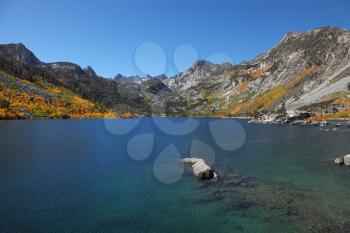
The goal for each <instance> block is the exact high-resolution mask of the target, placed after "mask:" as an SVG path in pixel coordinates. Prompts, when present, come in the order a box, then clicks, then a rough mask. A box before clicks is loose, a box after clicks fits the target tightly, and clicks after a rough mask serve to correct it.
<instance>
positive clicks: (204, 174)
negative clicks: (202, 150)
mask: <svg viewBox="0 0 350 233" xmlns="http://www.w3.org/2000/svg"><path fill="white" fill-rule="evenodd" d="M182 161H183V162H184V163H187V164H190V165H191V167H192V172H193V174H194V175H195V176H197V177H199V178H201V179H203V180H207V179H212V178H217V174H216V173H215V171H214V169H212V168H211V167H209V166H208V164H206V163H205V161H204V160H203V159H200V158H185V159H183V160H182Z"/></svg>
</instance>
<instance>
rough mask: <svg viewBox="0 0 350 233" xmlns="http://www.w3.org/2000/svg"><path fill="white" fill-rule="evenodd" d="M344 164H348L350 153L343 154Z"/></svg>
mask: <svg viewBox="0 0 350 233" xmlns="http://www.w3.org/2000/svg"><path fill="white" fill-rule="evenodd" d="M344 165H346V166H350V154H348V155H345V156H344Z"/></svg>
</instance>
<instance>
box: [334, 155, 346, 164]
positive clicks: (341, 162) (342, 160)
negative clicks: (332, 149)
mask: <svg viewBox="0 0 350 233" xmlns="http://www.w3.org/2000/svg"><path fill="white" fill-rule="evenodd" d="M334 162H335V163H336V164H338V165H342V164H344V156H341V157H339V158H336V159H335V160H334Z"/></svg>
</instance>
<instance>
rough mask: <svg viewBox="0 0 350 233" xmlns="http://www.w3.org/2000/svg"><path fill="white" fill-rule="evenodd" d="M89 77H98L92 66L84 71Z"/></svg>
mask: <svg viewBox="0 0 350 233" xmlns="http://www.w3.org/2000/svg"><path fill="white" fill-rule="evenodd" d="M83 70H84V71H85V72H86V73H87V74H88V75H89V76H96V72H95V71H94V69H92V67H91V66H87V67H85V68H84V69H83Z"/></svg>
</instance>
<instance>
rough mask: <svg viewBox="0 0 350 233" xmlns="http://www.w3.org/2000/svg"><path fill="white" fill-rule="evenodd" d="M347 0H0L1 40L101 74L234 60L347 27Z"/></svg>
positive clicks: (177, 68)
mask: <svg viewBox="0 0 350 233" xmlns="http://www.w3.org/2000/svg"><path fill="white" fill-rule="evenodd" d="M349 12H350V1H347V0H339V1H335V0H333V1H324V0H318V1H313V0H309V1H305V0H304V1H302V0H294V1H282V0H279V1H278V0H265V1H259V0H250V1H240V0H237V1H233V0H232V1H229V0H227V1H223V0H215V1H214V0H212V1H209V0H168V1H166V0H163V1H161V0H147V1H146V0H138V1H136V0H119V1H107V0H99V1H82V0H77V1H69V0H60V1H50V0H46V1H44V0H42V1H40V0H22V1H19V0H0V28H1V30H0V43H17V42H23V43H24V44H25V45H26V46H27V47H28V48H29V49H30V50H32V51H33V52H34V53H35V54H36V55H37V56H38V57H39V59H41V60H42V61H45V62H53V61H71V62H74V63H77V64H79V65H81V66H83V67H84V66H87V65H91V66H92V67H93V68H94V69H95V71H96V72H97V73H98V74H100V75H102V76H105V77H112V76H114V75H115V74H117V73H122V74H125V75H132V74H139V75H144V74H145V73H150V74H152V75H155V74H158V73H162V72H165V73H166V74H169V75H173V74H175V73H177V72H179V71H183V69H185V68H186V67H188V66H190V65H191V63H192V62H193V61H194V60H195V59H198V58H199V59H208V58H209V59H210V60H212V61H213V62H216V63H218V62H223V61H227V60H231V61H232V62H234V63H239V62H240V61H242V60H249V59H252V58H254V57H255V56H256V55H258V54H259V53H262V52H264V51H267V50H268V49H269V48H271V47H272V46H274V45H275V44H277V43H278V42H279V41H280V40H281V38H282V36H283V35H284V34H286V33H287V32H290V31H307V30H309V29H311V28H315V27H321V26H326V25H332V26H337V27H344V28H348V29H349V28H350V13H349Z"/></svg>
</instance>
